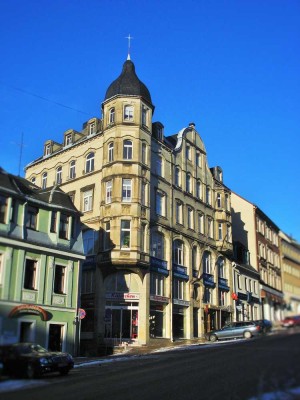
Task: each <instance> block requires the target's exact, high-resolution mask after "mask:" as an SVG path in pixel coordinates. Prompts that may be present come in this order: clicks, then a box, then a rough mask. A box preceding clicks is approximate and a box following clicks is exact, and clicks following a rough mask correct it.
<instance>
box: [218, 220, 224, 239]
mask: <svg viewBox="0 0 300 400" xmlns="http://www.w3.org/2000/svg"><path fill="white" fill-rule="evenodd" d="M218 240H223V224H222V223H221V222H219V223H218Z"/></svg>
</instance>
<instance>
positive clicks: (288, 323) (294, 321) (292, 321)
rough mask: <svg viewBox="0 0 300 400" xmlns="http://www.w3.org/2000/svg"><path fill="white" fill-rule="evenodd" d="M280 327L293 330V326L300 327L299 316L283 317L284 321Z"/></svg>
mask: <svg viewBox="0 0 300 400" xmlns="http://www.w3.org/2000/svg"><path fill="white" fill-rule="evenodd" d="M281 326H284V327H285V328H294V327H295V326H300V315H294V316H290V317H285V318H284V320H283V321H281Z"/></svg>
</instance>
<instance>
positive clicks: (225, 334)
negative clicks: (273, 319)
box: [205, 321, 262, 342]
mask: <svg viewBox="0 0 300 400" xmlns="http://www.w3.org/2000/svg"><path fill="white" fill-rule="evenodd" d="M261 333H262V329H261V326H259V325H257V324H255V323H254V322H253V321H239V322H230V323H228V324H226V325H225V326H223V328H222V329H218V330H215V331H210V332H207V334H206V335H205V337H206V339H207V340H210V341H211V342H215V341H216V340H219V339H233V338H245V339H250V338H251V337H252V336H257V335H260V334H261Z"/></svg>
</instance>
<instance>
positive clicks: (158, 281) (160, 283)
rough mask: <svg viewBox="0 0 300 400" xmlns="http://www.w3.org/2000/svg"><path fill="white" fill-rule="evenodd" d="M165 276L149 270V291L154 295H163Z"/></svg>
mask: <svg viewBox="0 0 300 400" xmlns="http://www.w3.org/2000/svg"><path fill="white" fill-rule="evenodd" d="M164 286H165V278H164V276H163V275H161V274H157V273H155V272H151V274H150V293H151V294H152V295H156V296H164V295H165V288H164Z"/></svg>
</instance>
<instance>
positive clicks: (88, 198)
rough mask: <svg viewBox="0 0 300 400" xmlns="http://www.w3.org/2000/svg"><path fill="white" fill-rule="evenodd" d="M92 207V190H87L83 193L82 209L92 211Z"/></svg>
mask: <svg viewBox="0 0 300 400" xmlns="http://www.w3.org/2000/svg"><path fill="white" fill-rule="evenodd" d="M92 209H93V191H92V190H87V191H86V192H84V193H83V211H84V212H86V211H92Z"/></svg>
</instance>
